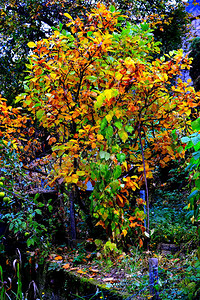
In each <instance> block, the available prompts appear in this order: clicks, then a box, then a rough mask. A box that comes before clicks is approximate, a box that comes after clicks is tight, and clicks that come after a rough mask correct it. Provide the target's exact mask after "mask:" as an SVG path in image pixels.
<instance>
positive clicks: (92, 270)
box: [89, 268, 99, 273]
mask: <svg viewBox="0 0 200 300" xmlns="http://www.w3.org/2000/svg"><path fill="white" fill-rule="evenodd" d="M89 270H90V271H91V272H94V273H99V270H97V269H92V268H89Z"/></svg>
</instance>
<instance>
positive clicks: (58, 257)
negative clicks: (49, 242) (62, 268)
mask: <svg viewBox="0 0 200 300" xmlns="http://www.w3.org/2000/svg"><path fill="white" fill-rule="evenodd" d="M54 259H55V260H61V259H63V258H62V256H60V255H58V256H56V257H55V258H54Z"/></svg>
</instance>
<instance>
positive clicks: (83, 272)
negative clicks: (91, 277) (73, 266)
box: [77, 270, 86, 274]
mask: <svg viewBox="0 0 200 300" xmlns="http://www.w3.org/2000/svg"><path fill="white" fill-rule="evenodd" d="M77 273H79V274H86V271H83V270H78V271H77Z"/></svg>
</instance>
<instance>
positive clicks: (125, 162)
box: [122, 161, 128, 171]
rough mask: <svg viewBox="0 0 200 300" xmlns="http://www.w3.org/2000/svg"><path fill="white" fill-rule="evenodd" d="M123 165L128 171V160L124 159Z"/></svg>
mask: <svg viewBox="0 0 200 300" xmlns="http://www.w3.org/2000/svg"><path fill="white" fill-rule="evenodd" d="M122 165H123V166H124V167H125V169H126V171H128V166H127V161H123V162H122Z"/></svg>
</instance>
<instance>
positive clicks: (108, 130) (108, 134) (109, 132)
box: [106, 126, 113, 138]
mask: <svg viewBox="0 0 200 300" xmlns="http://www.w3.org/2000/svg"><path fill="white" fill-rule="evenodd" d="M112 136H113V128H112V126H108V128H106V138H110V137H112Z"/></svg>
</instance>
